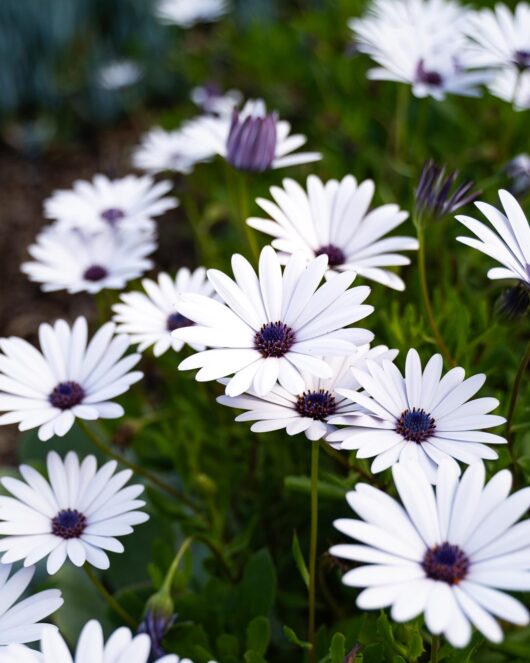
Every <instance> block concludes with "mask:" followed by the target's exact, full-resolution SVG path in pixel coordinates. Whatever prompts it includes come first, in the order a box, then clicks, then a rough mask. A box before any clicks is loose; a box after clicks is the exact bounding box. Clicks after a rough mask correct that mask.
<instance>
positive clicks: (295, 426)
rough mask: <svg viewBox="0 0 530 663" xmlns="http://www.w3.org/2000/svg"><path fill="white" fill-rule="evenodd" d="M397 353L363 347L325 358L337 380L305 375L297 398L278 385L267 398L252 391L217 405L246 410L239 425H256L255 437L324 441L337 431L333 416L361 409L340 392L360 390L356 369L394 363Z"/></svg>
mask: <svg viewBox="0 0 530 663" xmlns="http://www.w3.org/2000/svg"><path fill="white" fill-rule="evenodd" d="M397 353H398V351H397V350H389V349H388V348H387V347H386V346H385V345H378V346H376V347H374V348H370V347H369V346H368V345H365V346H361V347H360V348H358V349H357V350H356V351H355V352H354V353H352V354H351V355H346V356H345V357H327V358H324V360H325V361H326V363H328V364H329V365H330V366H331V368H332V369H333V377H331V378H327V379H321V378H316V377H314V376H312V375H303V378H304V383H305V384H304V390H303V392H301V393H299V394H297V395H294V394H290V393H289V392H288V391H286V390H285V389H284V388H283V387H281V386H280V385H276V386H274V387H273V388H272V390H271V391H270V392H269V393H268V394H267V395H266V396H263V397H259V396H258V395H257V394H256V393H255V392H254V391H253V390H252V389H250V390H249V391H248V392H247V393H245V394H241V396H235V397H231V396H226V395H224V396H219V397H218V398H217V402H218V403H221V404H222V405H227V406H228V407H233V408H237V409H240V410H246V412H244V413H243V414H240V415H238V416H237V417H236V421H254V422H255V423H253V424H252V426H251V427H250V430H251V431H252V432H253V433H266V432H269V431H273V430H280V429H282V428H285V430H286V432H287V434H288V435H297V434H298V433H305V436H306V437H307V439H308V440H320V439H321V438H323V437H324V436H325V435H327V434H328V433H331V432H333V431H334V430H336V427H335V426H333V425H331V424H330V423H328V422H329V419H330V417H332V416H333V415H346V414H350V413H352V412H356V411H358V410H359V406H358V405H356V404H355V403H352V402H351V401H350V400H349V399H346V398H344V397H343V396H341V395H340V394H339V393H338V392H337V391H336V390H337V388H341V387H342V388H346V389H358V388H359V387H360V384H359V383H358V382H357V380H356V379H355V377H354V376H353V373H352V370H351V369H352V368H353V367H362V366H364V365H365V363H366V360H367V359H370V360H372V361H375V362H378V363H380V362H381V361H383V360H384V359H387V360H389V361H393V360H394V358H395V357H396V355H397Z"/></svg>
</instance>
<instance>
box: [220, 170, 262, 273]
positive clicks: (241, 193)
mask: <svg viewBox="0 0 530 663" xmlns="http://www.w3.org/2000/svg"><path fill="white" fill-rule="evenodd" d="M226 169H227V170H226V174H227V181H228V184H229V188H230V190H231V191H232V195H233V198H234V207H235V209H236V213H235V216H234V219H235V225H236V229H237V231H238V232H241V226H243V231H244V233H245V237H246V238H247V242H248V245H249V247H250V250H251V252H252V257H253V258H254V260H255V261H257V260H258V258H259V247H258V242H257V240H256V236H255V235H254V231H253V230H252V228H251V227H250V226H249V225H248V224H247V219H248V215H249V211H248V187H247V178H246V174H245V173H244V172H242V171H237V170H235V169H234V168H231V167H230V166H229V165H228V164H227V165H226Z"/></svg>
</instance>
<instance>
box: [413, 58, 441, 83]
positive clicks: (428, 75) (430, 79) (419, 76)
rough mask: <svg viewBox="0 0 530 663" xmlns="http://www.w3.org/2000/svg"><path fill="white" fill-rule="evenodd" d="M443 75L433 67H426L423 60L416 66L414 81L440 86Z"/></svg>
mask: <svg viewBox="0 0 530 663" xmlns="http://www.w3.org/2000/svg"><path fill="white" fill-rule="evenodd" d="M443 80H444V79H443V77H442V75H441V74H440V73H438V72H437V71H434V70H433V69H426V68H425V62H424V60H420V61H419V62H418V66H417V68H416V81H417V82H418V83H424V84H425V85H430V86H431V87H440V86H441V85H442V84H443Z"/></svg>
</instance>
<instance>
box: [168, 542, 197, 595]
mask: <svg viewBox="0 0 530 663" xmlns="http://www.w3.org/2000/svg"><path fill="white" fill-rule="evenodd" d="M192 542H193V536H188V537H187V538H186V539H184V541H183V542H182V544H181V546H180V548H179V549H178V551H177V554H176V555H175V559H174V560H173V561H172V562H171V566H170V567H169V570H168V572H167V573H166V577H165V578H164V584H163V585H162V587H161V589H160V591H161V592H165V593H167V594H168V595H169V596H170V595H171V586H172V584H173V577H174V576H175V573H176V571H177V569H178V567H179V564H180V562H181V561H182V558H183V557H184V555H185V553H186V550H188V548H189V547H190V546H191V544H192Z"/></svg>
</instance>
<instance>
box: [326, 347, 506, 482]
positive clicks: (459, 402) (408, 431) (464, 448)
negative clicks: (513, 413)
mask: <svg viewBox="0 0 530 663" xmlns="http://www.w3.org/2000/svg"><path fill="white" fill-rule="evenodd" d="M442 368H443V365H442V357H441V355H438V354H437V355H433V357H431V359H430V360H429V361H428V362H427V365H426V366H425V369H423V370H422V366H421V361H420V358H419V356H418V353H417V352H416V350H414V349H411V350H409V352H408V354H407V360H406V364H405V376H403V375H402V374H401V372H400V371H399V369H398V368H397V367H396V366H395V364H393V363H392V362H390V361H383V362H382V365H378V364H376V363H375V362H371V361H367V362H366V370H358V369H353V374H354V376H355V378H356V379H357V381H358V382H359V384H360V385H361V386H362V387H363V389H364V391H350V390H347V389H341V390H339V393H340V394H341V395H342V396H344V397H346V398H349V399H350V400H352V401H353V402H354V403H357V404H358V405H360V406H361V407H362V408H363V409H364V411H365V413H366V414H363V415H362V416H359V415H346V416H337V417H333V418H332V419H331V423H333V424H342V425H344V426H346V427H345V428H341V429H339V430H337V431H335V432H334V433H331V434H330V435H329V437H328V439H329V441H330V442H338V441H340V442H342V444H341V446H340V448H341V449H347V450H350V449H355V450H357V458H373V457H374V456H375V459H374V461H373V463H372V468H371V469H372V472H381V471H382V470H386V469H387V468H388V467H390V466H391V465H393V464H394V463H396V462H398V461H406V460H415V461H417V462H419V463H420V464H421V467H422V468H423V470H424V471H425V473H426V475H427V476H428V478H429V480H430V481H433V482H434V481H435V478H436V467H437V465H439V464H440V463H441V462H442V460H444V459H447V460H448V462H451V463H452V464H453V466H454V467H455V470H456V471H457V472H459V466H458V463H457V462H456V461H457V460H458V461H461V462H462V463H468V464H470V463H473V462H475V461H476V460H477V459H481V458H485V459H488V460H493V459H495V458H497V457H498V456H497V453H496V452H495V451H493V450H492V449H491V448H490V447H489V446H487V444H488V443H489V444H505V443H506V440H505V439H504V438H503V437H500V436H499V435H494V434H492V433H486V432H484V430H483V429H485V428H491V427H493V426H498V425H500V424H502V423H504V422H505V421H506V420H505V419H504V417H499V416H496V415H492V414H488V412H491V410H493V409H495V408H496V407H497V406H498V405H499V401H498V400H497V399H496V398H477V399H474V400H470V399H471V398H472V396H474V395H475V394H476V393H477V391H478V390H479V389H480V388H481V387H482V385H483V384H484V381H485V379H486V376H485V375H483V374H478V375H473V376H471V377H470V378H468V379H467V380H464V377H465V372H464V369H463V368H459V367H458V368H453V369H451V370H450V371H449V372H448V373H446V374H445V375H444V376H443V377H442Z"/></svg>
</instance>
